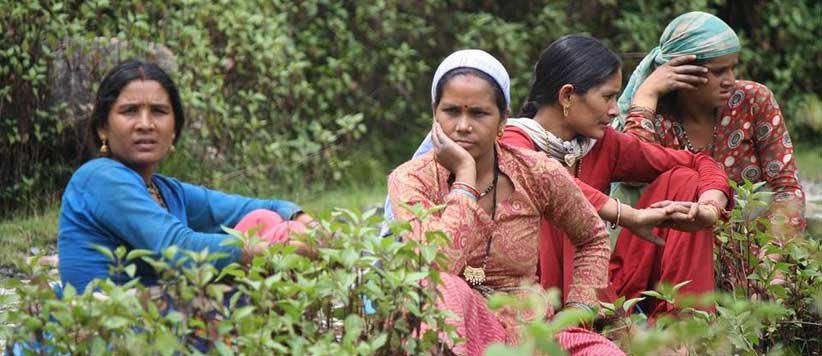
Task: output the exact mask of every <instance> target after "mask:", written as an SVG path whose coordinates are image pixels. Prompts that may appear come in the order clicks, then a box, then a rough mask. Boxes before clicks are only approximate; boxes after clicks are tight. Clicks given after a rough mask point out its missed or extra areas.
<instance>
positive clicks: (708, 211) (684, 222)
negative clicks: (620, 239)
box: [650, 200, 720, 231]
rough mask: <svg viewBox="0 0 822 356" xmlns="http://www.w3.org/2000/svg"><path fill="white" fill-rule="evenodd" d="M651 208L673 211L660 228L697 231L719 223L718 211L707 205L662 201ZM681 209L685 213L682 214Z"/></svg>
mask: <svg viewBox="0 0 822 356" xmlns="http://www.w3.org/2000/svg"><path fill="white" fill-rule="evenodd" d="M650 207H651V208H668V209H673V211H675V212H673V213H671V214H670V215H669V219H668V221H667V222H665V223H664V224H663V225H662V226H663V227H670V228H673V229H676V230H681V231H699V230H702V229H706V228H709V227H712V226H714V225H715V224H716V222H717V221H719V217H720V216H719V211H717V210H716V208H715V207H714V206H712V205H709V204H700V203H697V202H690V201H671V200H663V201H660V202H656V203H653V204H651V206H650ZM683 208H684V209H685V210H687V212H683Z"/></svg>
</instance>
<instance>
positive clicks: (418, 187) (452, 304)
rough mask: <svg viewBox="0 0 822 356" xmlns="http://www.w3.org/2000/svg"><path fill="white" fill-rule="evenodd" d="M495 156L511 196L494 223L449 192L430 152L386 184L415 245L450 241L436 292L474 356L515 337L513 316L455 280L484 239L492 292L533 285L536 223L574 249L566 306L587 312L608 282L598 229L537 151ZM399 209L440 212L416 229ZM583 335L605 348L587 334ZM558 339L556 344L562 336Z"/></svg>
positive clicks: (572, 188)
mask: <svg viewBox="0 0 822 356" xmlns="http://www.w3.org/2000/svg"><path fill="white" fill-rule="evenodd" d="M497 150H498V155H499V156H498V157H499V169H500V173H501V174H504V175H505V176H506V177H508V178H509V179H510V180H511V182H512V183H513V187H514V191H513V192H512V194H511V196H510V197H509V198H508V199H504V200H502V201H499V202H498V203H497V207H496V219H495V220H492V217H491V216H490V215H489V214H488V213H487V212H486V211H485V210H483V209H482V208H481V207H480V206H479V205H478V204H477V202H475V201H474V200H472V199H470V198H468V197H466V196H464V195H462V194H457V193H449V190H450V188H449V184H448V177H449V175H450V173H449V172H448V170H446V169H445V168H444V167H443V166H441V165H439V164H437V163H436V162H435V161H434V153H433V152H432V153H428V154H426V155H423V156H421V157H419V158H417V159H415V160H412V161H408V162H406V163H404V164H403V165H401V166H400V167H398V168H397V169H396V170H395V171H394V172H393V173H392V174H391V175H390V177H389V180H388V191H389V197H390V199H391V205H392V207H393V209H394V212H395V213H396V217H397V218H398V219H399V220H406V221H409V222H411V226H412V232H411V236H410V238H413V239H421V237H422V236H424V233H425V231H436V230H440V231H444V232H446V233H447V234H448V235H450V236H451V238H452V243H451V245H450V246H448V247H447V248H446V249H445V251H444V253H445V254H446V255H448V256H449V257H450V261H451V265H450V266H443V270H445V271H446V272H447V274H446V275H445V277H444V278H443V279H444V282H445V283H444V288H441V292H442V293H443V299H445V300H444V303H443V306H444V307H446V308H448V309H449V310H452V311H454V312H455V313H456V314H457V315H458V317H459V318H461V319H462V320H460V321H456V322H455V323H456V324H457V331H458V333H460V336H461V337H463V338H466V339H467V342H466V345H465V348H466V351H465V352H467V353H468V354H480V353H481V352H482V350H483V349H484V347H485V346H487V345H488V344H489V343H490V342H493V341H505V342H509V343H514V342H516V339H517V334H518V330H517V328H516V327H515V325H514V318H513V316H510V315H507V314H505V313H501V312H498V313H491V312H489V310H488V309H487V307H486V306H485V298H484V297H483V296H482V294H480V293H479V292H478V291H476V290H473V289H469V288H468V285H467V283H465V281H464V280H462V279H461V278H457V277H456V276H462V272H463V270H464V268H465V266H466V264H468V265H470V266H473V267H480V266H481V265H482V262H483V259H484V257H485V247H486V243H487V241H488V239H492V240H491V252H490V255H489V258H488V263H487V266H486V268H485V272H486V275H487V279H486V281H485V283H484V285H485V286H488V287H491V288H493V289H494V290H497V291H507V292H511V293H519V292H520V291H522V290H521V289H519V288H520V287H521V286H522V285H523V284H533V283H536V282H537V280H536V267H537V259H538V247H539V241H538V239H539V226H540V220H541V219H542V218H547V219H549V220H551V221H552V222H554V223H555V224H556V225H557V226H558V227H560V228H562V229H563V230H565V231H566V232H567V234H568V237H569V238H570V240H571V242H572V243H573V244H574V245H575V247H576V254H575V256H574V264H573V266H574V284H573V285H572V286H571V290H570V293H569V295H568V299H567V300H568V301H575V302H581V303H585V304H587V305H591V306H594V305H596V304H597V301H596V290H597V289H601V288H606V286H607V282H608V278H607V277H608V269H607V268H608V259H609V256H610V249H609V242H608V234H607V232H606V230H605V226H604V224H603V223H602V220H600V219H599V217H598V216H597V214H596V212H595V211H594V209H593V207H592V205H591V203H589V202H588V200H587V199H586V198H585V196H584V195H583V194H582V193H581V192H580V190H579V188H578V187H577V186H576V184H575V183H574V181H573V179H572V178H571V176H570V175H569V174H568V172H567V171H566V170H565V168H563V167H562V166H561V165H560V164H559V163H558V162H556V161H555V160H552V159H549V158H548V157H547V156H545V155H543V154H540V153H538V152H534V151H529V150H524V149H520V148H514V147H511V146H508V145H506V144H499V145H497ZM400 203H403V204H408V205H411V206H413V205H416V204H421V205H422V206H424V207H425V208H431V207H433V206H436V205H440V204H445V205H446V207H445V209H443V210H442V211H440V212H438V213H436V214H434V216H432V217H431V218H430V219H429V220H428V221H426V222H425V224H423V223H421V222H420V221H419V220H418V219H416V218H415V217H414V215H413V214H412V213H410V212H409V211H408V210H407V209H405V208H403V207H402V206H401V204H400ZM455 309H457V310H455ZM549 313H553V311H549ZM575 332H576V333H579V330H577V331H575ZM583 334H584V333H583ZM566 336H567V335H566ZM588 337H592V338H594V339H596V338H599V339H597V341H598V342H605V343H607V340H605V339H604V338H602V337H601V336H599V335H596V334H593V333H589V335H588ZM558 339H559V340H562V336H561V335H560V336H559V337H558ZM606 349H607V348H606ZM606 353H607V352H606ZM616 353H617V354H620V353H621V352H619V351H618V350H616Z"/></svg>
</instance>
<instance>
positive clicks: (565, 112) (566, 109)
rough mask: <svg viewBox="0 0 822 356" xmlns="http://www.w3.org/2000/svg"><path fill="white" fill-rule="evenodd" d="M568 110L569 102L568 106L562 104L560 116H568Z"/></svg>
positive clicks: (569, 108)
mask: <svg viewBox="0 0 822 356" xmlns="http://www.w3.org/2000/svg"><path fill="white" fill-rule="evenodd" d="M569 110H571V105H570V104H568V106H563V107H562V116H568V111H569Z"/></svg>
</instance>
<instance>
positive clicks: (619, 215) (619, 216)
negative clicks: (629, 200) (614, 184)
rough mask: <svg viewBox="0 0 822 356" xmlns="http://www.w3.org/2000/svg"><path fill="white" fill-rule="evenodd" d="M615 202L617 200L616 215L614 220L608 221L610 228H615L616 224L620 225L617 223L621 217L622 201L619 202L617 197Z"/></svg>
mask: <svg viewBox="0 0 822 356" xmlns="http://www.w3.org/2000/svg"><path fill="white" fill-rule="evenodd" d="M616 202H617V216H616V220H615V221H612V222H611V223H610V224H611V230H613V229H616V228H617V227H618V226H620V225H619V220H621V219H622V202H620V201H619V199H617V200H616Z"/></svg>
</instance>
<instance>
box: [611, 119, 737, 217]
mask: <svg viewBox="0 0 822 356" xmlns="http://www.w3.org/2000/svg"><path fill="white" fill-rule="evenodd" d="M608 134H612V135H613V136H614V137H613V140H614V141H615V142H616V143H617V144H618V147H617V149H616V150H615V151H614V152H615V153H614V154H615V155H616V157H614V159H613V161H614V173H613V178H614V179H615V180H616V181H619V182H631V183H650V182H652V181H653V180H654V179H656V178H657V177H658V176H659V175H660V174H662V173H663V172H666V171H668V170H670V169H672V168H674V167H676V166H685V167H689V168H691V169H693V170H695V171H696V172H697V174H698V175H699V180H698V182H695V184H697V192H698V194H702V193H704V192H705V191H707V190H712V189H716V190H719V191H721V192H723V193H724V194H725V196H726V197H727V198H728V202H729V204H730V203H731V202H732V201H733V196H732V195H731V187H730V186H729V185H728V175H727V174H726V173H725V170H724V169H723V168H722V167H721V166H720V165H719V164H718V163H716V161H714V160H713V158H711V157H709V156H708V155H707V154H704V153H698V154H693V153H691V152H688V151H685V150H675V149H673V148H667V147H662V146H660V145H658V144H651V143H648V142H642V140H641V139H638V138H637V137H635V136H634V135H630V134H624V133H621V132H616V131H611V132H610V133H606V135H608Z"/></svg>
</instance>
